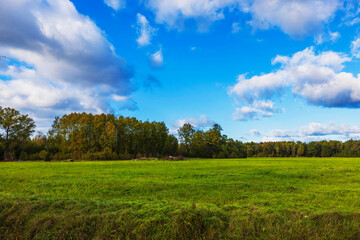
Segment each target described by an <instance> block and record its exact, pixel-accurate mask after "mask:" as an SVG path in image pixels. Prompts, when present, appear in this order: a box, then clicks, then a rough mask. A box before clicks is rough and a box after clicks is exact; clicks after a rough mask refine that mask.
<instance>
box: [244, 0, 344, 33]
mask: <svg viewBox="0 0 360 240" xmlns="http://www.w3.org/2000/svg"><path fill="white" fill-rule="evenodd" d="M249 2H250V1H249ZM341 3H342V1H340V0H317V1H313V0H267V1H263V0H255V1H254V2H253V4H249V12H250V13H251V14H252V20H251V21H250V25H251V26H253V27H255V28H259V29H268V28H270V27H279V28H280V29H281V30H282V31H283V32H284V33H286V34H288V35H290V36H293V37H303V36H306V35H309V34H316V33H318V32H320V31H321V30H322V27H323V24H324V23H326V22H328V21H329V20H330V19H331V18H332V17H333V16H334V14H335V12H336V10H338V9H339V8H340V7H341Z"/></svg>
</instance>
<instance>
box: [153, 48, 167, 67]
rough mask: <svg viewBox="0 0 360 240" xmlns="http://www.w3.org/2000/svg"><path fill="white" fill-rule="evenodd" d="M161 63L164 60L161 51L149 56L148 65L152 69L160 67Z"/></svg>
mask: <svg viewBox="0 0 360 240" xmlns="http://www.w3.org/2000/svg"><path fill="white" fill-rule="evenodd" d="M163 62H164V58H163V54H162V49H159V51H157V52H155V53H153V54H151V56H150V65H151V66H152V67H153V68H159V67H162V65H163Z"/></svg>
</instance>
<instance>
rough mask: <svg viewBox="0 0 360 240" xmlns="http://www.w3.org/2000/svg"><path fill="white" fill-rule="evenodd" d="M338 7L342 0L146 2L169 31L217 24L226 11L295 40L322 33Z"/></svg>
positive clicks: (253, 24)
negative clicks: (192, 22)
mask: <svg viewBox="0 0 360 240" xmlns="http://www.w3.org/2000/svg"><path fill="white" fill-rule="evenodd" d="M342 4H343V1H342V0H317V1H313V0H267V1H263V0H186V1H184V0H172V1H168V0H147V5H148V6H149V8H150V9H152V10H153V11H154V12H155V14H156V21H157V22H159V23H165V24H167V25H168V26H170V27H175V28H176V27H177V25H178V24H179V22H180V23H181V22H182V21H183V20H184V19H188V18H193V19H200V20H201V21H205V20H207V21H209V22H212V21H216V20H220V19H223V18H225V14H224V12H226V11H225V10H226V9H229V10H230V11H229V12H231V11H232V10H234V9H236V10H238V11H240V12H243V13H245V14H249V15H250V16H251V20H250V21H248V24H250V25H251V26H253V27H254V28H255V29H269V28H272V27H276V28H279V29H281V30H282V31H283V32H284V33H286V34H288V35H290V36H293V37H295V38H296V37H303V36H306V35H309V34H317V33H319V32H320V31H322V28H323V25H324V24H325V23H327V22H328V21H330V20H331V19H332V18H333V16H334V14H335V12H336V11H337V10H338V9H341V8H342ZM235 27H236V26H235ZM235 29H237V28H235Z"/></svg>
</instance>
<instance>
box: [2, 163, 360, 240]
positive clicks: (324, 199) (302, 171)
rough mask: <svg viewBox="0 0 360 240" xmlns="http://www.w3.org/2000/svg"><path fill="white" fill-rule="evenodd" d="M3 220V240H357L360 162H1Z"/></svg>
mask: <svg viewBox="0 0 360 240" xmlns="http://www.w3.org/2000/svg"><path fill="white" fill-rule="evenodd" d="M0 221H1V222H0V239H13V238H16V237H18V238H19V239H33V238H38V239H49V238H56V239H67V238H68V237H69V236H73V237H74V238H76V239H88V238H89V237H90V236H91V237H94V238H97V239H106V238H118V239H149V238H150V239H151V238H155V239H196V238H197V239H239V238H244V239H254V238H261V239H278V238H286V239H296V238H297V239H304V238H314V239H320V238H326V239H329V238H333V239H341V238H344V239H359V238H360V235H359V234H360V159H357V158H250V159H226V160H222V159H216V160H214V159H202V160H187V161H106V162H56V163H55V162H54V163H53V162H50V163H47V162H16V163H0ZM85 223H86V224H85ZM1 225H2V226H1Z"/></svg>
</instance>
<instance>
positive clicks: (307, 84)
mask: <svg viewBox="0 0 360 240" xmlns="http://www.w3.org/2000/svg"><path fill="white" fill-rule="evenodd" d="M350 60H351V59H350V58H349V57H347V56H346V55H345V54H342V53H336V52H332V51H327V52H322V53H319V54H316V53H315V52H314V49H313V48H306V49H305V50H303V51H300V52H297V53H295V54H294V55H293V56H292V57H287V56H277V57H276V58H275V59H274V60H273V61H272V63H273V65H276V64H280V69H278V70H276V71H274V72H271V73H268V74H263V75H258V76H253V77H250V78H247V77H246V76H245V75H240V76H239V77H238V82H237V83H236V84H235V85H234V86H232V87H231V88H230V89H229V95H230V96H233V97H234V98H235V99H236V100H237V101H242V102H244V103H245V104H253V103H254V102H255V101H259V100H270V99H272V98H273V97H274V96H275V95H281V94H282V92H283V91H284V90H285V89H286V88H290V89H291V91H292V93H293V94H295V95H298V96H301V97H303V98H304V99H306V101H307V102H308V103H310V104H313V105H318V106H323V107H339V108H358V107H360V78H359V76H354V75H353V74H352V73H348V72H343V71H342V70H343V68H344V63H345V62H348V61H350Z"/></svg>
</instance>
